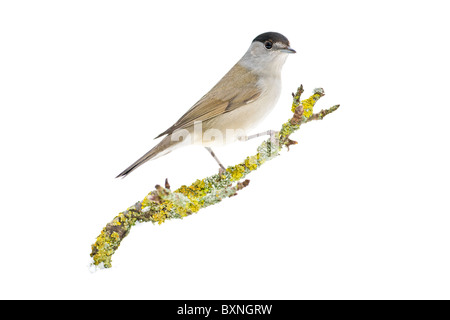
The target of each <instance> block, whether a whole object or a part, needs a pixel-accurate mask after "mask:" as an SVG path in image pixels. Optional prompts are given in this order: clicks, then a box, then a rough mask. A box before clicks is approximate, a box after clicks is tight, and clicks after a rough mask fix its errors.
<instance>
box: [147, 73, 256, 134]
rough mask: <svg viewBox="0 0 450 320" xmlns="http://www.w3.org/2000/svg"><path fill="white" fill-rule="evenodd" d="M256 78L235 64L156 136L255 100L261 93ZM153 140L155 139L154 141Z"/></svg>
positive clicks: (186, 126) (191, 124)
mask: <svg viewBox="0 0 450 320" xmlns="http://www.w3.org/2000/svg"><path fill="white" fill-rule="evenodd" d="M257 81H258V78H257V76H255V75H254V74H253V73H251V72H250V71H249V70H248V69H247V68H245V67H242V66H241V65H239V64H236V65H235V66H234V67H233V68H232V69H231V70H230V71H229V72H228V73H227V74H226V75H225V76H224V77H223V78H222V79H221V80H220V81H219V82H218V83H217V84H216V85H215V86H214V87H213V88H212V89H211V90H210V91H209V92H208V93H207V94H206V95H204V96H203V97H202V98H201V99H200V100H199V101H198V102H197V103H196V104H194V105H193V106H192V108H190V109H189V110H188V111H187V112H186V113H185V114H184V115H183V116H182V117H181V118H180V119H179V120H178V121H177V122H176V123H175V124H174V125H173V126H171V127H170V128H169V129H167V130H166V131H164V132H163V133H161V134H160V135H158V136H157V137H156V138H159V137H161V136H163V135H165V134H171V133H172V132H174V131H175V130H178V129H182V128H188V127H190V126H193V125H194V122H196V121H206V120H210V119H212V118H214V117H217V116H219V115H221V114H223V113H227V112H230V111H233V110H236V109H237V108H240V107H242V106H245V105H246V104H248V103H250V102H252V101H254V100H256V99H257V98H258V97H259V96H260V95H261V93H262V91H261V89H260V88H259V87H258V86H257ZM156 138H155V139H156Z"/></svg>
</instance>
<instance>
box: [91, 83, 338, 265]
mask: <svg viewBox="0 0 450 320" xmlns="http://www.w3.org/2000/svg"><path fill="white" fill-rule="evenodd" d="M302 93H303V86H300V87H299V88H298V89H297V92H296V93H295V94H292V95H293V97H294V99H293V103H292V108H291V110H292V112H293V113H294V114H293V116H292V118H291V119H289V120H288V121H287V122H285V123H283V125H282V127H281V130H280V131H279V132H278V134H277V135H275V136H274V137H272V138H271V139H268V140H266V141H264V142H263V143H262V144H261V145H260V146H259V147H258V149H257V153H256V154H255V155H252V156H248V157H247V158H246V159H245V160H244V161H243V162H241V163H239V164H237V165H235V166H230V167H228V168H227V169H226V171H225V172H221V173H219V174H215V175H212V176H210V177H207V178H204V179H201V180H197V181H195V182H194V183H192V184H191V185H189V186H186V185H183V186H181V187H179V188H178V189H176V190H174V191H172V190H171V188H170V185H169V183H168V181H167V180H166V183H165V186H164V187H162V186H160V185H156V186H155V190H153V191H152V192H150V193H149V194H148V195H147V196H146V197H145V198H144V199H143V200H142V201H138V202H136V203H135V204H134V205H133V206H131V207H129V208H128V209H127V210H125V211H123V212H121V213H119V214H118V215H117V216H116V217H115V218H114V219H113V220H112V221H111V222H109V223H108V224H107V225H106V226H105V227H104V228H103V230H102V232H101V233H100V235H99V236H98V237H97V240H96V241H95V243H94V244H93V245H92V252H91V257H92V258H93V262H92V264H93V265H94V266H103V267H105V268H110V267H111V257H112V255H113V254H114V252H115V251H116V250H117V248H118V247H119V245H120V243H121V242H122V240H123V239H124V238H125V237H126V236H127V235H128V233H129V232H130V230H131V227H133V226H134V225H135V224H136V222H147V221H151V222H153V223H155V222H156V223H158V224H161V223H163V222H164V221H166V220H168V219H173V218H177V219H181V218H184V217H186V216H189V215H191V214H193V213H195V212H197V211H199V210H200V209H202V208H206V207H208V206H211V205H214V204H216V203H218V202H220V201H222V200H223V199H225V198H228V197H231V196H234V195H236V194H237V192H238V191H239V190H241V189H243V188H245V187H247V186H248V184H249V182H250V181H249V180H244V178H245V177H246V176H247V175H248V174H249V173H250V172H252V171H255V170H256V169H258V168H259V167H260V166H261V165H263V164H264V163H266V162H267V161H269V160H271V159H273V158H274V157H276V156H278V155H279V152H280V151H281V149H282V148H283V147H284V146H285V147H287V148H289V146H291V145H294V144H296V143H297V142H295V141H293V140H291V139H290V138H289V137H290V135H291V134H292V133H293V132H295V131H297V130H298V129H300V126H301V125H302V124H305V123H308V122H310V121H312V120H322V119H323V118H324V117H325V116H326V115H328V114H330V113H332V112H334V111H336V110H337V109H338V108H339V105H335V106H333V107H331V108H329V109H326V110H322V111H320V112H319V113H313V108H314V105H315V104H316V102H317V101H318V100H319V99H320V98H321V97H323V96H324V91H323V89H321V88H320V89H315V90H314V93H313V95H311V96H310V97H309V98H308V99H305V100H300V99H301V95H302Z"/></svg>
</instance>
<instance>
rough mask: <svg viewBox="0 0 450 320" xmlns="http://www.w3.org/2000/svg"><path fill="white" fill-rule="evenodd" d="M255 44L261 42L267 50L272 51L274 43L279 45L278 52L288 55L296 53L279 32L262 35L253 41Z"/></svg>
mask: <svg viewBox="0 0 450 320" xmlns="http://www.w3.org/2000/svg"><path fill="white" fill-rule="evenodd" d="M253 42H261V43H262V44H263V45H264V47H266V49H267V50H271V49H272V48H273V45H274V43H277V44H278V46H277V48H278V50H280V51H283V52H286V53H295V50H294V49H292V48H291V47H290V44H289V40H288V38H286V37H285V36H283V35H282V34H281V33H278V32H266V33H262V34H260V35H259V36H257V37H256V38H255V39H253V41H252V43H253Z"/></svg>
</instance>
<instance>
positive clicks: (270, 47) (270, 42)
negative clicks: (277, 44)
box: [264, 41, 273, 50]
mask: <svg viewBox="0 0 450 320" xmlns="http://www.w3.org/2000/svg"><path fill="white" fill-rule="evenodd" d="M272 45H273V44H272V41H266V42H264V47H266V49H269V50H270V49H272Z"/></svg>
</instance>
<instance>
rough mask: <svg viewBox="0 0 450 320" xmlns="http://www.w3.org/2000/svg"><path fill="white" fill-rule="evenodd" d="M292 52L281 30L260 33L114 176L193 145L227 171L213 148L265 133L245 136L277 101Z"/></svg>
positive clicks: (123, 174)
mask: <svg viewBox="0 0 450 320" xmlns="http://www.w3.org/2000/svg"><path fill="white" fill-rule="evenodd" d="M292 53H296V51H295V50H294V49H292V48H291V47H290V43H289V40H288V39H287V38H286V37H285V36H284V35H282V34H281V33H278V32H265V33H262V34H260V35H258V36H257V37H256V38H254V39H253V41H252V43H251V45H250V47H249V48H248V50H247V51H246V52H245V54H244V55H243V56H242V58H241V59H240V60H239V61H238V62H237V63H236V64H235V65H234V66H233V67H232V68H231V69H230V71H228V73H226V74H225V75H224V76H223V78H222V79H221V80H220V81H219V82H218V83H217V84H216V85H215V86H214V87H213V88H212V89H211V90H210V91H209V92H208V93H206V94H205V95H204V96H203V97H202V98H201V99H200V100H199V101H198V102H197V103H195V104H194V105H193V106H192V107H191V108H190V109H189V110H188V111H187V112H186V113H185V114H184V115H183V116H182V117H181V118H179V119H178V121H176V122H175V123H174V124H173V125H172V126H170V127H169V128H168V129H167V130H165V131H164V132H162V133H161V134H159V135H158V136H157V137H156V138H155V139H157V138H161V137H163V136H165V137H164V138H163V139H162V140H161V141H160V142H159V143H158V144H157V145H156V146H155V147H153V148H152V149H151V150H150V151H148V152H147V153H146V154H144V155H143V156H142V157H141V158H139V159H138V160H136V161H135V162H134V163H133V164H131V165H130V166H129V167H128V168H126V169H125V170H124V171H122V172H121V173H120V174H119V175H117V177H116V178H119V177H122V178H124V177H126V176H127V175H128V174H129V173H130V172H132V171H133V170H135V169H136V168H137V167H139V166H141V165H142V164H144V163H145V162H147V161H149V160H151V159H156V158H159V157H161V156H163V155H166V154H167V153H169V152H171V151H173V150H175V149H177V148H180V147H183V146H188V145H193V144H200V145H202V146H204V147H205V148H206V149H207V150H208V151H209V152H210V154H211V155H212V156H213V158H214V159H215V160H216V161H217V163H218V164H219V167H220V168H221V169H219V170H224V169H225V167H224V166H223V165H222V163H221V162H220V161H219V159H218V158H217V157H216V155H215V154H214V152H213V150H212V148H211V147H212V146H215V145H225V144H228V143H232V142H235V141H237V140H241V141H242V140H249V139H251V138H253V137H257V136H261V135H263V134H266V133H261V134H256V135H253V136H247V132H248V131H249V130H251V129H253V128H254V127H255V126H256V125H257V124H259V123H260V122H261V121H262V120H263V119H264V118H265V117H266V116H267V115H268V114H269V113H270V112H271V111H272V110H273V108H274V106H275V105H276V103H277V101H278V98H279V96H280V93H281V69H282V67H283V65H284V63H285V61H286V58H287V56H288V55H289V54H292ZM267 133H269V131H268V132H267Z"/></svg>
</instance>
